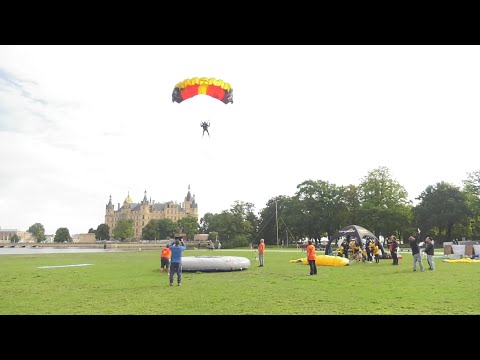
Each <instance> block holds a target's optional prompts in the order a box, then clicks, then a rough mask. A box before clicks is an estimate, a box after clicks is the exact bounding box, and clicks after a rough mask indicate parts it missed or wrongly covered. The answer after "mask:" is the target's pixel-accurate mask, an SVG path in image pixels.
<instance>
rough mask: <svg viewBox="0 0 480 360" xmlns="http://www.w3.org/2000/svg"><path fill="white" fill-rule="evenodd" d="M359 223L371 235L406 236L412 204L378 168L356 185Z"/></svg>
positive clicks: (402, 191)
mask: <svg viewBox="0 0 480 360" xmlns="http://www.w3.org/2000/svg"><path fill="white" fill-rule="evenodd" d="M359 200H360V204H361V207H360V213H359V215H360V224H358V225H361V226H363V227H365V228H367V229H369V230H370V231H372V232H373V233H375V234H377V235H378V234H379V233H382V234H385V235H386V234H397V235H399V236H400V235H401V234H402V233H403V232H408V233H410V232H411V230H412V224H411V220H412V205H411V203H410V201H409V200H408V193H407V191H406V190H405V188H404V187H403V186H402V185H400V184H399V183H398V182H397V181H396V180H394V179H392V177H391V175H390V171H389V170H388V168H386V167H384V166H380V167H378V168H376V169H374V170H372V171H370V172H369V173H368V175H367V176H366V177H365V178H363V179H362V182H361V183H360V185H359Z"/></svg>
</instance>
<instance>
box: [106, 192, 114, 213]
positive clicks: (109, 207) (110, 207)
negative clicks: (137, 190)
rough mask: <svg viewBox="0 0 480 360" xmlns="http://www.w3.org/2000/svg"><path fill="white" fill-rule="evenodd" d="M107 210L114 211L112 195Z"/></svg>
mask: <svg viewBox="0 0 480 360" xmlns="http://www.w3.org/2000/svg"><path fill="white" fill-rule="evenodd" d="M107 209H113V204H112V195H111V194H110V200H109V201H108V204H107Z"/></svg>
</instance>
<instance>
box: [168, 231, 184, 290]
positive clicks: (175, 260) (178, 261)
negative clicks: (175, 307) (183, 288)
mask: <svg viewBox="0 0 480 360" xmlns="http://www.w3.org/2000/svg"><path fill="white" fill-rule="evenodd" d="M186 248H187V247H186V246H185V243H184V242H183V238H180V239H179V238H177V239H175V242H174V244H173V246H170V250H171V251H172V260H171V263H170V286H173V277H174V275H175V273H177V284H178V286H180V285H181V284H182V253H183V252H184V251H185V249H186Z"/></svg>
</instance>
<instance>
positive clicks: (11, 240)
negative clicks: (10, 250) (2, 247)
mask: <svg viewBox="0 0 480 360" xmlns="http://www.w3.org/2000/svg"><path fill="white" fill-rule="evenodd" d="M19 241H20V238H19V237H18V235H17V234H13V236H12V237H11V238H10V242H12V243H18V242H19Z"/></svg>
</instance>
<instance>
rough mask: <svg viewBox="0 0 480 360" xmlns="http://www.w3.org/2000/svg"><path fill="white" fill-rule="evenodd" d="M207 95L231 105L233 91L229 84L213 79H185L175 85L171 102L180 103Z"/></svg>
mask: <svg viewBox="0 0 480 360" xmlns="http://www.w3.org/2000/svg"><path fill="white" fill-rule="evenodd" d="M201 94H203V95H208V96H211V97H213V98H215V99H218V100H220V101H221V102H223V103H225V104H228V103H232V104H233V89H232V87H231V86H230V84H229V83H226V82H224V81H223V80H219V79H215V78H210V79H209V78H206V77H202V78H192V79H185V80H183V81H182V82H179V83H178V84H177V85H175V88H174V89H173V93H172V102H177V103H181V102H182V101H184V100H187V99H190V98H192V97H194V96H197V95H201Z"/></svg>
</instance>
